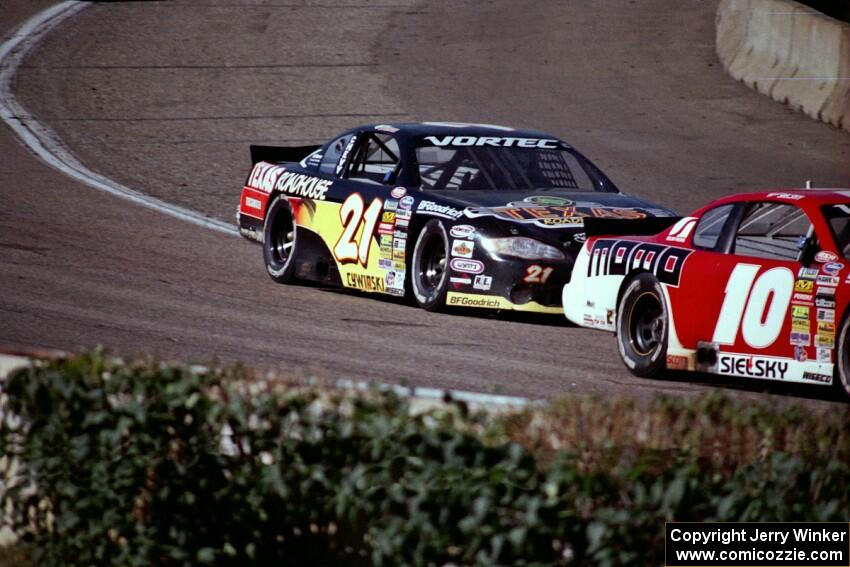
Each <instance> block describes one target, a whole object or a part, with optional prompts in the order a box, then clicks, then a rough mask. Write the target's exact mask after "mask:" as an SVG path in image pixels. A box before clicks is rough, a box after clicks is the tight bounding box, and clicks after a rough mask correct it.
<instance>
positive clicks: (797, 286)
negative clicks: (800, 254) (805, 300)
mask: <svg viewBox="0 0 850 567" xmlns="http://www.w3.org/2000/svg"><path fill="white" fill-rule="evenodd" d="M814 288H815V282H813V281H810V280H797V281H795V282H794V291H796V292H799V293H812V290H813V289H814Z"/></svg>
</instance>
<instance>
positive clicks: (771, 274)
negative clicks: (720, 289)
mask: <svg viewBox="0 0 850 567" xmlns="http://www.w3.org/2000/svg"><path fill="white" fill-rule="evenodd" d="M759 268H760V266H755V265H752V264H738V265H737V266H735V269H734V270H732V275H731V276H729V281H728V282H727V283H726V292H725V293H726V296H725V297H724V299H723V307H721V309H720V316H719V317H718V318H717V326H716V327H715V328H714V339H713V341H714V342H715V343H718V344H721V345H731V344H734V343H735V340H736V338H737V337H738V330H739V329H740V330H741V334H742V336H743V338H744V342H746V343H747V345H749V346H750V347H752V348H765V347H768V346H770V345H772V344H773V343H774V341H776V339H777V337H778V336H779V333H780V331H781V330H782V321H783V319H784V318H785V313H786V312H787V311H788V304H789V303H790V302H791V293H792V291H793V287H794V274H793V273H791V270H789V269H788V268H772V269H770V270H767V271H766V272H765V273H763V274H762V275H761V276H759V277H758V279H756V274H758V271H759ZM765 310H767V312H766V313H765Z"/></svg>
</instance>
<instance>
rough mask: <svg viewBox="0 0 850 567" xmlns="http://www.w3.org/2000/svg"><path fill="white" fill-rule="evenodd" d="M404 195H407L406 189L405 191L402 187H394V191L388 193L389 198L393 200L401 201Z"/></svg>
mask: <svg viewBox="0 0 850 567" xmlns="http://www.w3.org/2000/svg"><path fill="white" fill-rule="evenodd" d="M405 195H407V189H405V188H404V187H396V188H395V189H393V190H392V191H390V197H392V198H393V199H401V198H402V197H404V196H405Z"/></svg>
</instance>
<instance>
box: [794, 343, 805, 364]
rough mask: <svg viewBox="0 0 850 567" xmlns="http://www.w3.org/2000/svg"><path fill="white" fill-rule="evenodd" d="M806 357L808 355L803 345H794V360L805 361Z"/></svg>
mask: <svg viewBox="0 0 850 567" xmlns="http://www.w3.org/2000/svg"><path fill="white" fill-rule="evenodd" d="M808 359H809V357H808V355H807V354H806V348H805V347H802V346H799V345H798V346H795V347H794V360H796V361H797V362H806V360H808Z"/></svg>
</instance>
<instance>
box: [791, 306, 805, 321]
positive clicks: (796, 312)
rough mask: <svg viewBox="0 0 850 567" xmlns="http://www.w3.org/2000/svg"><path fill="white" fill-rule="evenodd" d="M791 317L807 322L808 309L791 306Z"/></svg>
mask: <svg viewBox="0 0 850 567" xmlns="http://www.w3.org/2000/svg"><path fill="white" fill-rule="evenodd" d="M791 317H793V318H795V319H805V320H807V321H808V320H809V308H808V307H806V306H804V305H792V306H791Z"/></svg>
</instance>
